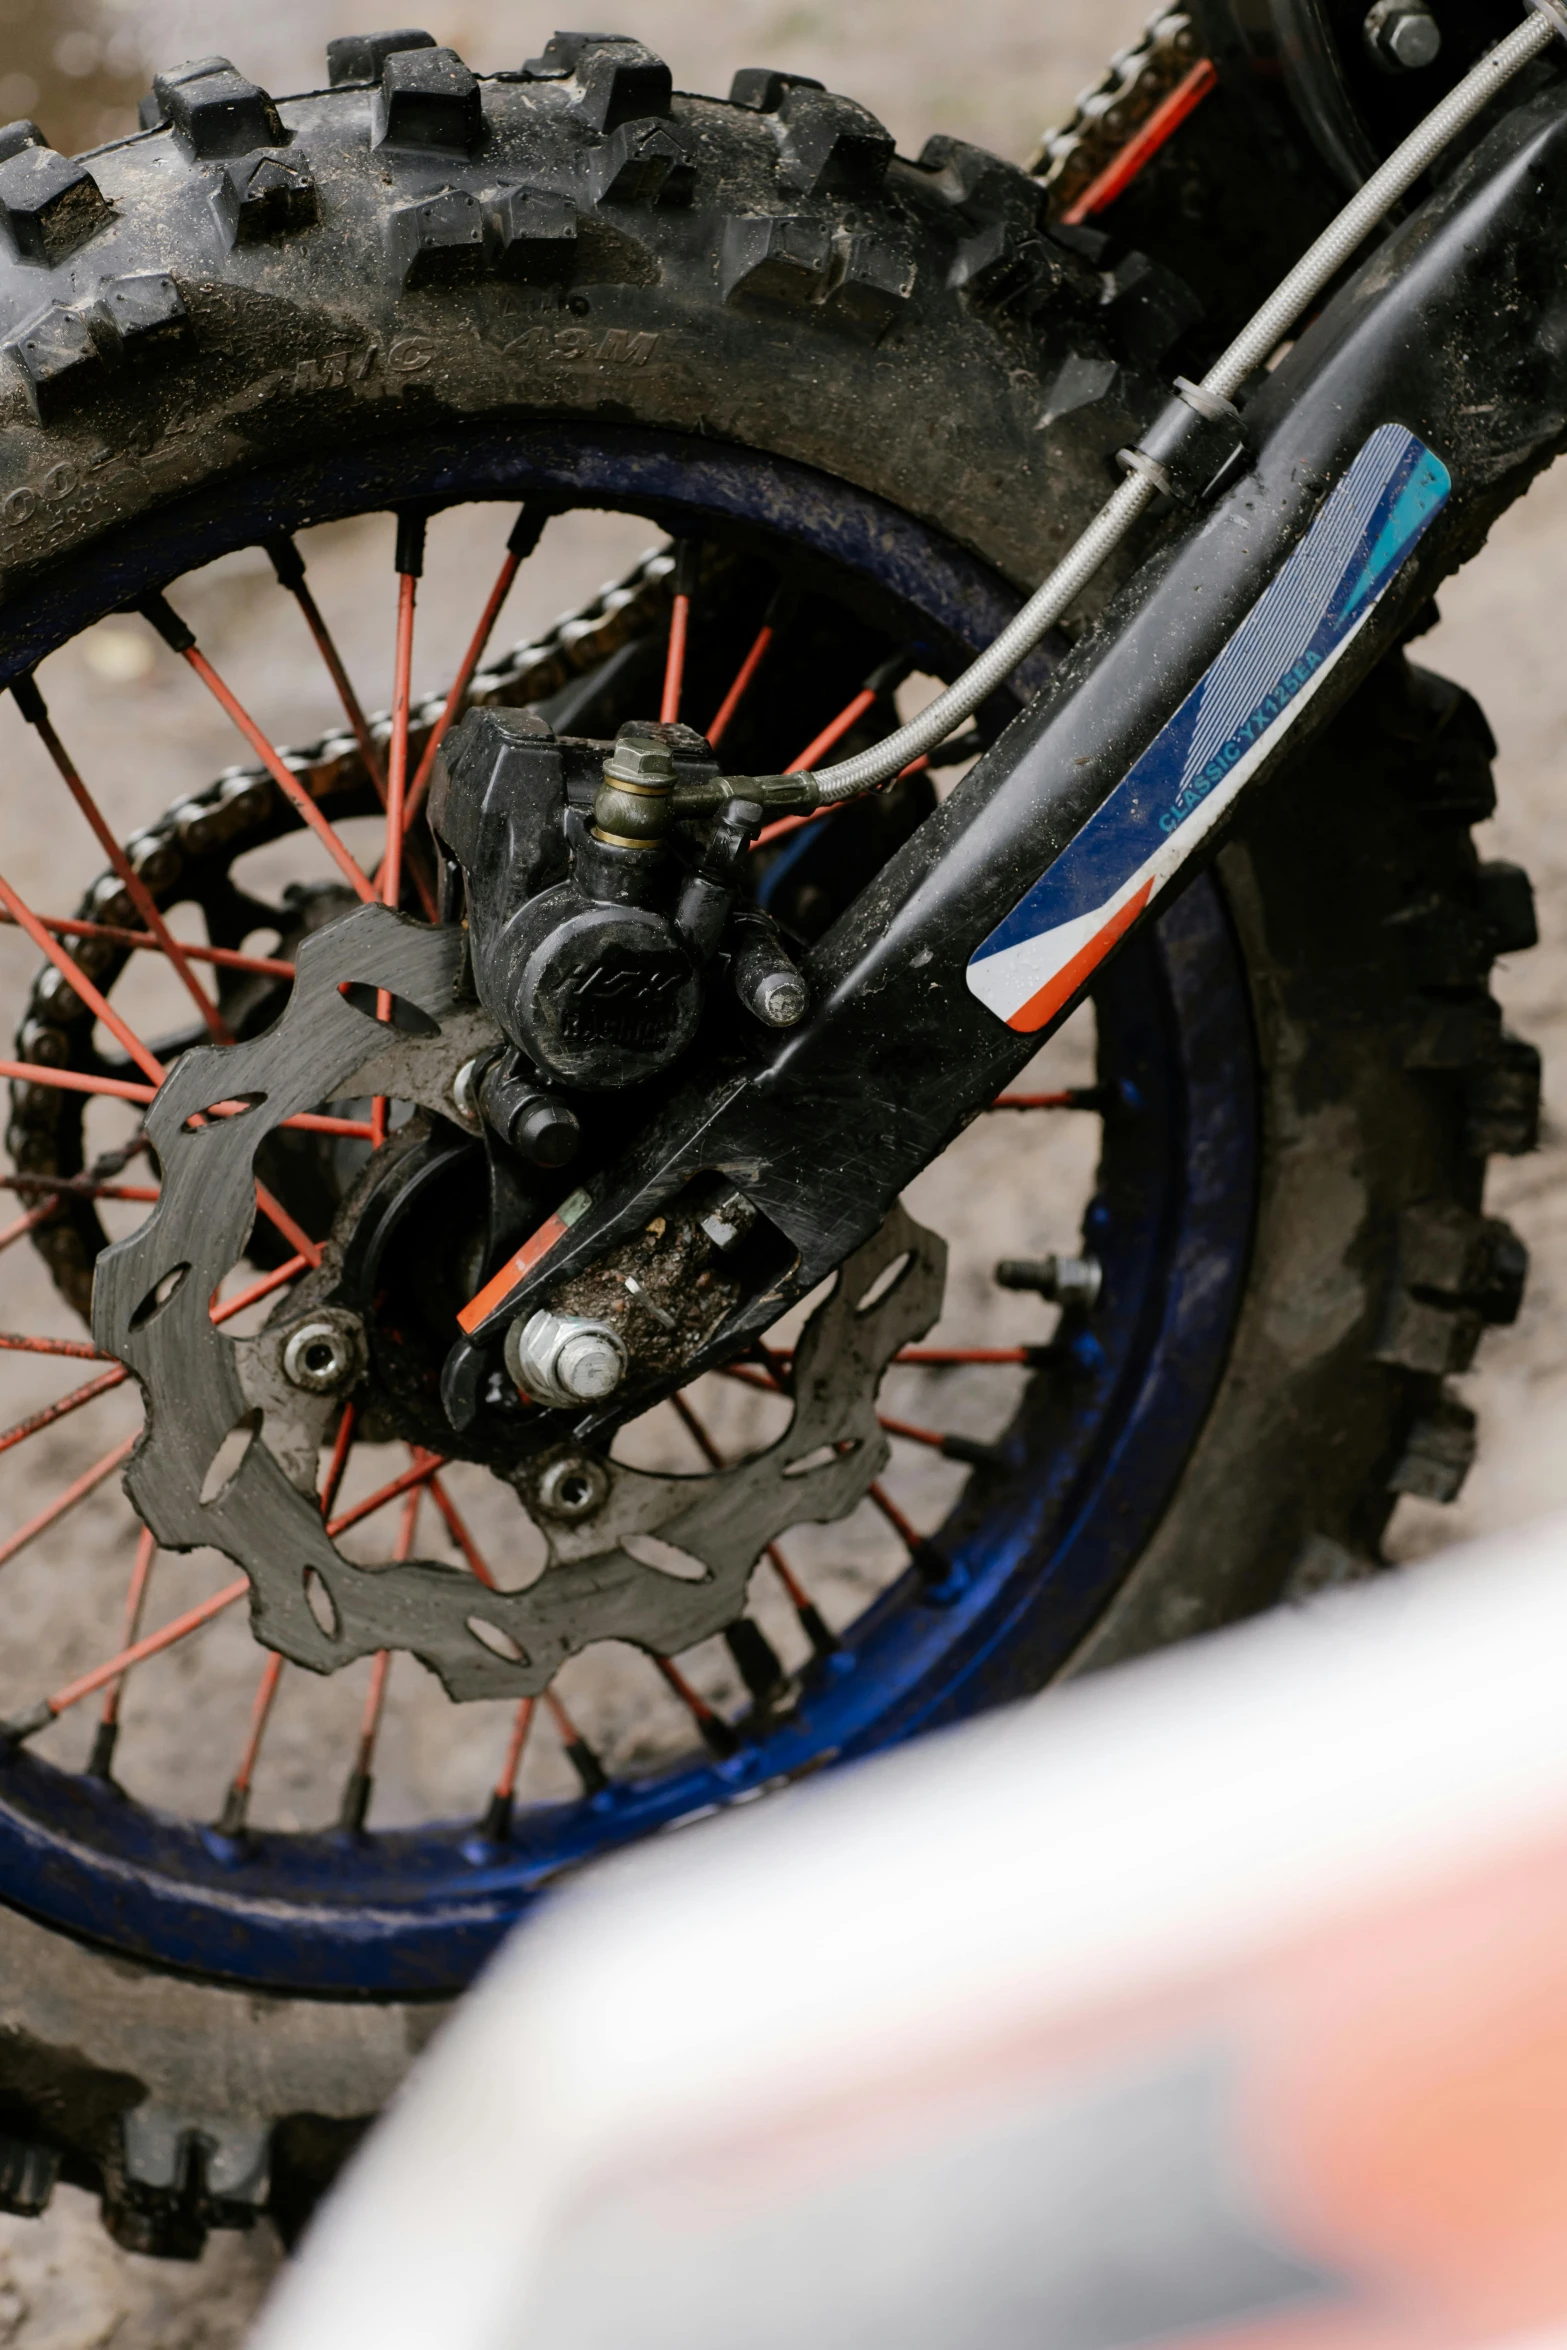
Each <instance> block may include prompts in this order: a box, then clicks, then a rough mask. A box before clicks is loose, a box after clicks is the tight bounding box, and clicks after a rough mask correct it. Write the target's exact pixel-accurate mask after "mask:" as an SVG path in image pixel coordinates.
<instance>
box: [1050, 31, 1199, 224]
mask: <svg viewBox="0 0 1567 2350" xmlns="http://www.w3.org/2000/svg"><path fill="white" fill-rule="evenodd" d="M1218 79H1219V76H1218V70H1217V68H1216V67H1215V65H1214V64H1213V61H1212V59H1211V58H1207V57H1200V58H1199V59H1198V60H1197V63H1196V64H1195V65H1194V66H1193V67H1192V69H1191V71H1190V73H1188V74H1186V75H1185V76H1184V77H1183V78H1182V79H1181V80H1180V81H1178V82H1177V83H1176V85H1175V87H1174V89H1173V90H1172V91H1171V92H1170V94H1169V96H1168V97H1167V98H1164V99H1161V101H1160V103H1159V104H1158V105H1157V106H1156V107H1155V108H1154V110H1153V112H1152V114H1150V115H1149V117H1148V120H1147V121H1146V122H1145V123H1144V124H1143V125H1142V128H1141V129H1140V130H1137V131H1134V132H1133V134H1132V136H1131V138H1129V139H1128V140H1127V142H1126V145H1125V146H1124V147H1122V148H1121V150H1120V151H1119V153H1118V154H1116V155H1115V156H1113V157H1112V158H1111V160H1110V162H1108V163H1107V164H1106V165H1105V168H1104V170H1103V171H1102V172H1100V174H1099V176H1098V178H1097V179H1093V180H1090V181H1089V183H1088V185H1087V187H1086V188H1085V189H1084V190H1083V192H1082V194H1081V195H1080V196H1079V197H1078V198H1077V199H1076V201H1075V202H1074V203H1072V204H1070V205H1069V206H1068V207H1067V209H1066V211H1065V212H1063V213H1062V215H1061V220H1062V225H1063V226H1064V227H1067V228H1076V227H1077V226H1078V224H1079V222H1081V221H1085V220H1091V219H1092V217H1093V215H1094V214H1095V213H1096V212H1103V211H1104V210H1105V208H1106V206H1107V205H1110V204H1113V203H1114V202H1115V199H1116V197H1117V196H1119V195H1120V194H1121V193H1122V191H1123V190H1124V189H1126V188H1128V187H1130V186H1131V184H1132V181H1133V180H1134V179H1135V178H1136V177H1137V175H1138V173H1139V172H1140V171H1141V170H1142V169H1143V166H1144V165H1145V164H1146V163H1147V162H1148V161H1149V160H1150V158H1151V157H1153V156H1154V155H1156V154H1157V153H1158V152H1159V149H1160V148H1161V147H1162V146H1163V145H1164V143H1165V141H1166V139H1168V138H1169V137H1170V135H1171V134H1172V132H1174V131H1176V130H1178V129H1179V128H1180V126H1181V124H1182V123H1183V122H1184V121H1185V120H1186V117H1187V116H1188V115H1189V114H1190V113H1191V112H1192V110H1193V108H1194V107H1197V106H1200V105H1201V103H1202V101H1203V99H1204V98H1206V97H1207V95H1208V92H1209V91H1210V90H1211V89H1213V88H1214V86H1215V85H1216V83H1217V82H1218Z"/></svg>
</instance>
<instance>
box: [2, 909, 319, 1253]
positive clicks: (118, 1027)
mask: <svg viewBox="0 0 1567 2350" xmlns="http://www.w3.org/2000/svg"><path fill="white" fill-rule="evenodd" d="M0 902H3V903H4V905H5V907H6V908H7V910H8V912H9V913H10V914H11V916H12V918H13V919H14V920H15V921H16V922H18V923H19V924H20V925H21V927H22V929H23V930H25V931H26V933H27V935H28V937H29V938H30V939H31V940H32V942H33V944H34V946H36V947H38V948H39V949H40V950H41V952H42V953H44V954H46V955H47V956H48V958H49V960H50V962H51V963H53V965H54V967H55V969H56V970H57V971H59V972H60V973H61V975H62V976H63V977H64V978H65V979H66V980H67V981H68V983H69V984H70V986H71V987H72V988H73V989H74V990H75V992H76V993H77V995H79V996H80V997H81V999H82V1002H83V1003H84V1004H85V1005H86V1006H87V1009H88V1010H89V1011H90V1012H91V1013H92V1014H93V1016H94V1018H95V1019H98V1020H101V1021H102V1022H103V1024H104V1026H105V1027H106V1028H107V1029H108V1030H109V1033H110V1034H111V1036H113V1037H114V1038H115V1040H116V1042H117V1043H119V1044H120V1045H122V1046H123V1047H124V1049H125V1051H126V1052H127V1053H128V1054H129V1055H130V1057H131V1059H132V1060H133V1061H134V1062H135V1063H136V1066H137V1067H138V1068H139V1069H141V1070H143V1071H144V1072H145V1073H146V1075H147V1076H148V1078H150V1080H151V1081H152V1083H153V1085H154V1086H158V1085H161V1084H162V1083H163V1080H164V1076H165V1074H166V1072H165V1070H164V1067H163V1063H162V1062H161V1061H160V1060H159V1059H158V1057H157V1055H156V1054H155V1053H153V1052H150V1051H149V1050H148V1048H147V1047H146V1045H144V1044H143V1043H142V1041H141V1038H140V1037H139V1036H138V1035H137V1034H136V1031H135V1030H134V1029H133V1028H131V1027H129V1026H127V1024H126V1022H125V1021H123V1020H122V1019H121V1018H120V1015H119V1013H118V1012H117V1011H116V1010H115V1009H114V1006H113V1005H112V1004H111V1003H110V1002H109V1000H108V998H107V996H105V995H101V994H100V993H99V991H98V989H97V988H96V987H94V985H93V983H92V981H91V980H90V979H89V978H88V976H87V974H86V972H85V971H84V970H83V969H82V967H81V965H80V964H79V963H78V962H77V960H76V958H75V956H74V955H73V954H71V953H70V952H69V950H68V949H67V948H65V947H63V946H62V945H61V944H60V941H59V940H58V939H57V938H51V937H50V935H49V933H48V931H47V930H45V928H44V927H43V924H42V923H41V922H40V921H39V920H38V917H37V916H36V915H35V914H34V913H33V911H32V909H31V908H30V907H29V906H27V905H26V904H25V903H24V902H23V900H22V899H21V898H19V897H18V896H17V894H16V892H15V890H14V889H13V888H12V887H11V884H10V883H9V882H8V881H7V880H6V879H5V877H4V876H3V875H0ZM21 1065H22V1066H24V1067H25V1066H27V1064H25V1063H24V1064H21ZM3 1066H4V1064H0V1067H3ZM115 1090H116V1091H119V1090H120V1089H119V1088H118V1087H116V1088H115ZM149 1099H150V1096H149ZM256 1200H257V1203H258V1205H259V1206H260V1208H261V1210H262V1213H263V1214H264V1215H266V1216H267V1217H269V1218H270V1220H271V1221H272V1222H273V1223H274V1224H275V1225H276V1226H277V1228H278V1230H279V1232H281V1233H282V1235H283V1237H284V1239H285V1240H286V1241H287V1242H288V1243H289V1245H290V1247H292V1248H296V1249H298V1250H299V1251H300V1253H301V1254H302V1255H304V1256H307V1257H309V1259H310V1261H311V1263H312V1264H319V1263H320V1262H321V1251H320V1250H319V1248H317V1246H316V1244H315V1242H314V1241H313V1240H311V1239H309V1238H308V1237H307V1236H306V1234H305V1233H303V1232H302V1231H301V1230H300V1228H299V1226H298V1225H297V1224H296V1223H295V1221H294V1219H293V1217H292V1216H290V1215H289V1214H288V1212H287V1210H286V1209H285V1208H283V1207H282V1206H280V1205H279V1203H278V1202H277V1201H276V1200H275V1199H274V1198H273V1197H272V1194H271V1193H270V1192H269V1191H268V1190H267V1188H266V1186H265V1185H264V1184H261V1183H258V1184H257V1185H256Z"/></svg>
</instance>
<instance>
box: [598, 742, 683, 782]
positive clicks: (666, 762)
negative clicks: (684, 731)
mask: <svg viewBox="0 0 1567 2350" xmlns="http://www.w3.org/2000/svg"><path fill="white" fill-rule="evenodd" d="M604 772H605V774H606V775H610V776H613V777H614V779H615V781H616V782H617V783H640V784H644V785H654V786H664V785H667V784H671V783H673V781H674V779H675V762H674V759H673V758H672V756H671V755H670V749H669V745H668V743H661V742H649V741H648V740H647V739H646V737H644V736H638V735H635V734H632V735H627V734H624V733H622V734H620V735H617V736H616V738H615V747H614V749H613V750H612V751H611V752H610V754H609V757H608V758H607V759H606V760H605V762H604Z"/></svg>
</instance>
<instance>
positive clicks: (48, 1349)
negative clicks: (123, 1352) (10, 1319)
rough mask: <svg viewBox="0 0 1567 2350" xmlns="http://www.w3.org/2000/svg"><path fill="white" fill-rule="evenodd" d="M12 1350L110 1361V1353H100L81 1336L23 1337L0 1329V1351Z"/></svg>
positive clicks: (112, 1358)
mask: <svg viewBox="0 0 1567 2350" xmlns="http://www.w3.org/2000/svg"><path fill="white" fill-rule="evenodd" d="M10 1351H14V1352H16V1353H18V1354H29V1355H71V1356H73V1357H75V1359H76V1360H77V1361H79V1362H83V1363H112V1362H113V1360H114V1357H113V1356H112V1355H106V1354H101V1353H100V1352H99V1350H98V1348H97V1347H95V1346H89V1345H88V1344H87V1342H86V1340H85V1339H82V1338H23V1337H22V1336H20V1335H19V1333H18V1332H16V1331H14V1330H0V1353H5V1352H10Z"/></svg>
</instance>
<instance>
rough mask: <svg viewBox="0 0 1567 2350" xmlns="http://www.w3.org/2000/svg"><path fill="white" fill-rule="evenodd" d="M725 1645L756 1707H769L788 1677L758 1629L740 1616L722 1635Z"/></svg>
mask: <svg viewBox="0 0 1567 2350" xmlns="http://www.w3.org/2000/svg"><path fill="white" fill-rule="evenodd" d="M724 1645H725V1647H726V1648H727V1649H728V1651H729V1653H730V1655H731V1656H732V1657H733V1659H734V1662H735V1669H736V1671H737V1672H738V1673H739V1675H740V1678H741V1680H742V1681H743V1682H744V1683H745V1685H746V1688H747V1689H748V1690H749V1692H750V1694H751V1696H752V1698H753V1699H754V1701H755V1702H756V1704H757V1705H760V1706H766V1705H770V1704H771V1703H772V1701H773V1699H774V1698H775V1697H776V1696H777V1694H778V1692H779V1690H780V1689H781V1688H782V1687H783V1685H784V1683H785V1681H786V1680H787V1679H788V1675H787V1674H786V1673H785V1671H784V1669H783V1666H782V1664H781V1663H780V1662H779V1660H778V1655H777V1652H776V1651H775V1649H774V1647H773V1644H772V1642H771V1641H770V1640H769V1639H768V1637H767V1634H766V1633H765V1632H764V1631H763V1630H762V1627H761V1625H760V1624H753V1623H752V1621H751V1619H750V1617H749V1616H741V1617H740V1618H739V1619H738V1621H737V1622H735V1623H733V1624H731V1625H730V1626H729V1627H728V1629H727V1630H726V1632H725V1633H724Z"/></svg>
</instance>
